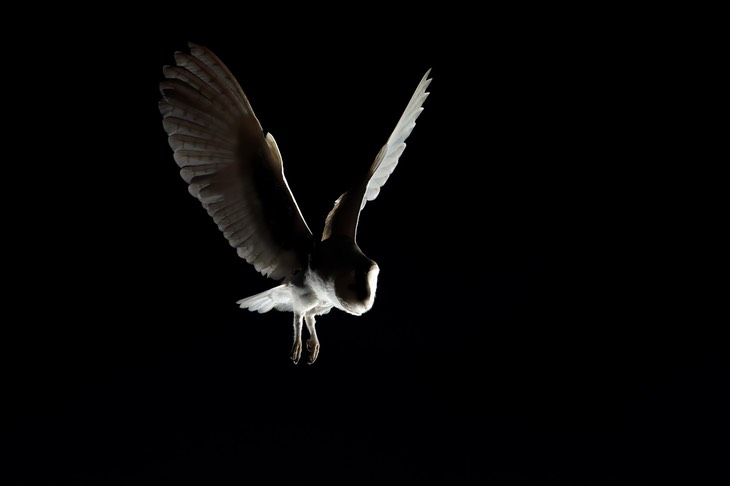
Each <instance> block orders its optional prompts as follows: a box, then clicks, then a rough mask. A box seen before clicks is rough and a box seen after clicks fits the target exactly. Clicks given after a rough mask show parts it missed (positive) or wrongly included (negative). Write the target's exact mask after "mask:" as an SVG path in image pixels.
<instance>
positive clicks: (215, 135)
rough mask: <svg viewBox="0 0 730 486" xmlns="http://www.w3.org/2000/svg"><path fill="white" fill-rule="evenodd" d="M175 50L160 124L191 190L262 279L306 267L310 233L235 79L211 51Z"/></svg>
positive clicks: (167, 70)
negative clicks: (263, 276)
mask: <svg viewBox="0 0 730 486" xmlns="http://www.w3.org/2000/svg"><path fill="white" fill-rule="evenodd" d="M189 45H190V53H189V54H188V53H183V52H176V53H175V64H176V65H175V66H165V67H164V68H163V74H164V77H165V79H164V80H163V81H162V82H161V83H160V90H161V91H162V100H161V101H160V103H159V108H160V113H161V114H162V117H163V118H162V124H163V126H164V128H165V131H166V132H167V134H168V142H169V144H170V147H171V148H172V150H173V152H174V158H175V162H177V164H178V165H179V166H180V169H181V170H180V175H181V176H182V178H183V179H185V182H187V183H188V185H189V186H188V190H189V191H190V193H191V194H192V195H193V196H195V197H196V198H198V199H199V200H200V202H201V203H202V204H203V207H204V208H205V209H206V210H207V211H208V214H209V215H210V216H211V217H212V218H213V220H214V221H215V222H216V224H217V225H218V228H219V229H220V230H221V231H222V232H223V235H224V236H225V237H226V239H228V242H229V243H230V244H231V246H233V247H234V248H236V250H237V252H238V255H239V256H241V257H242V258H244V259H245V260H246V261H247V262H248V263H250V264H252V265H253V266H254V267H255V268H256V270H258V271H259V272H261V273H262V274H264V275H266V276H268V277H270V278H273V279H277V280H278V279H281V278H285V277H288V276H291V275H294V274H295V273H296V272H297V271H298V270H301V269H304V268H306V265H307V255H308V254H309V252H310V248H311V245H312V233H311V231H310V230H309V228H308V227H307V224H306V222H305V221H304V218H303V217H302V214H301V212H300V211H299V207H298V206H297V203H296V201H295V200H294V196H293V195H292V193H291V190H290V189H289V184H288V183H287V181H286V178H285V177H284V171H283V165H282V159H281V154H280V153H279V149H278V147H277V145H276V142H275V141H274V137H273V136H271V134H267V135H266V136H264V133H263V131H262V129H261V124H260V123H259V121H258V119H257V118H256V115H254V112H253V110H252V109H251V105H250V104H249V102H248V99H247V98H246V95H245V94H244V93H243V90H242V89H241V87H240V86H239V84H238V82H237V81H236V79H235V78H234V77H233V75H232V74H231V72H230V71H229V70H228V68H227V67H226V66H225V65H224V64H223V63H222V62H221V61H220V59H218V57H217V56H216V55H215V54H213V53H212V52H211V51H210V50H208V49H206V48H204V47H201V46H198V45H195V44H192V43H191V44H189Z"/></svg>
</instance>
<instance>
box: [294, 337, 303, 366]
mask: <svg viewBox="0 0 730 486" xmlns="http://www.w3.org/2000/svg"><path fill="white" fill-rule="evenodd" d="M301 356H302V342H301V341H294V344H293V345H292V347H291V360H292V361H294V364H297V363H299V358H300V357H301Z"/></svg>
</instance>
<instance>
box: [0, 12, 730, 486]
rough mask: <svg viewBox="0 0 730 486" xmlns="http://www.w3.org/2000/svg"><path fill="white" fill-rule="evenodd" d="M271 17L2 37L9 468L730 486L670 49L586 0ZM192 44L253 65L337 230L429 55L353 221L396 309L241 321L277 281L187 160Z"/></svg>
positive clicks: (250, 87)
mask: <svg viewBox="0 0 730 486" xmlns="http://www.w3.org/2000/svg"><path fill="white" fill-rule="evenodd" d="M278 8H279V7H274V6H273V5H272V6H270V7H267V8H266V9H262V11H261V12H255V13H253V12H250V14H249V15H243V16H241V17H238V16H237V15H236V14H235V13H234V12H226V11H222V10H221V11H216V12H215V14H214V15H213V14H210V15H199V14H196V13H184V12H183V13H178V14H176V15H174V16H173V15H172V14H169V13H167V14H165V15H161V16H158V17H154V18H153V16H152V13H151V12H142V13H136V12H135V13H133V14H132V13H131V12H118V13H117V14H109V15H106V14H105V15H100V16H99V17H98V18H96V20H95V21H93V22H80V23H78V24H77V23H70V24H65V23H61V22H60V23H59V24H58V25H56V27H55V28H54V29H53V30H48V29H42V28H40V27H39V28H37V29H35V30H29V31H27V32H26V34H25V35H23V36H19V37H18V38H16V39H15V40H14V42H13V43H12V44H10V45H9V46H8V50H7V51H8V52H7V56H8V57H7V62H8V66H9V71H8V72H9V73H12V74H9V75H8V78H9V79H7V81H8V82H9V83H11V85H12V87H11V88H9V89H8V90H7V92H6V104H7V106H8V108H11V109H14V108H18V109H17V110H13V113H17V117H15V118H14V120H15V121H14V127H13V128H14V129H13V130H12V131H11V134H12V138H11V139H10V140H8V141H7V143H8V145H9V146H10V147H12V148H10V149H8V150H9V152H8V153H10V151H12V153H13V155H14V156H12V157H6V161H5V162H4V163H5V164H6V166H7V165H9V166H10V167H8V168H7V170H8V171H9V172H7V174H11V175H10V176H8V178H7V179H6V181H5V183H6V185H8V186H10V187H11V188H12V189H13V191H12V192H11V197H10V201H9V203H8V204H7V205H6V218H5V219H6V227H7V228H8V232H7V235H8V236H7V241H8V242H9V245H8V248H9V250H8V251H7V252H6V253H5V254H6V262H5V271H4V274H5V275H4V279H5V284H6V291H5V292H4V293H5V304H6V307H7V309H8V312H7V313H6V318H5V322H4V323H3V333H4V334H5V335H6V337H5V338H4V339H3V346H4V347H6V350H5V352H4V353H3V358H4V361H5V363H4V364H3V376H2V378H3V382H2V383H3V396H4V399H3V402H4V404H5V405H6V406H7V408H6V411H5V412H4V413H3V421H2V436H3V439H4V443H5V445H6V452H5V453H4V454H3V456H4V457H3V458H4V460H6V461H7V464H8V467H6V468H3V469H4V470H5V471H6V473H3V474H8V475H9V477H10V481H9V482H8V483H5V484H104V485H106V484H113V485H117V484H118V485H126V484H158V485H159V484H188V483H189V484H216V485H217V484H281V483H283V482H284V481H292V482H298V483H301V484H310V483H312V484H313V483H315V482H320V483H328V482H333V481H334V482H337V483H338V484H377V483H386V484H416V483H418V484H498V485H502V484H505V485H517V484H520V485H522V484H531V485H574V484H575V485H594V484H595V485H654V484H670V483H675V482H676V483H677V484H704V485H710V484H726V483H724V481H726V480H727V479H728V478H727V472H726V471H725V470H724V469H722V468H721V465H722V464H723V463H726V462H727V458H728V457H727V452H728V450H727V432H728V421H727V418H726V410H727V409H728V405H730V404H729V403H728V399H727V397H726V396H725V390H724V388H726V385H727V373H728V371H729V366H728V359H727V353H726V351H725V346H724V345H723V341H722V340H720V338H719V335H718V334H717V332H716V329H717V328H719V327H720V326H721V324H722V323H721V322H720V321H719V320H713V319H711V318H707V317H705V316H704V315H703V313H702V308H701V307H699V306H698V305H696V304H694V301H692V299H691V295H690V294H691V293H693V291H692V290H690V289H691V288H692V287H695V288H696V286H695V285H694V284H693V283H692V282H689V281H688V277H686V275H687V272H688V271H689V270H692V269H693V268H694V267H695V266H699V265H700V263H699V261H700V255H697V256H696V258H692V259H686V258H685V257H686V256H687V255H686V253H687V251H688V248H689V246H688V244H686V243H685V241H686V240H692V239H693V235H694V234H695V233H693V231H694V229H693V228H694V227H698V226H700V223H698V222H697V221H696V219H695V216H694V214H693V210H692V207H691V206H690V205H689V204H688V203H687V201H688V200H689V199H691V198H689V196H688V194H689V191H690V190H691V187H690V186H691V183H690V182H689V180H688V179H686V178H685V177H683V174H682V173H681V172H682V171H681V170H680V171H678V172H675V171H674V169H672V164H673V163H674V162H676V161H677V160H681V159H682V149H683V148H684V144H683V142H682V141H681V140H678V139H677V138H676V137H675V136H674V135H673V133H672V132H671V130H668V129H667V127H671V126H672V124H673V122H674V120H675V119H676V117H677V111H678V110H680V109H681V102H680V101H677V98H676V97H675V96H674V94H676V93H677V89H678V86H680V85H681V83H680V82H679V81H678V80H677V78H676V76H674V74H675V73H676V72H677V71H679V70H678V69H677V68H676V65H674V64H673V63H672V62H671V61H670V59H671V58H673V56H674V55H676V53H677V50H678V49H679V47H678V45H677V44H673V43H671V42H670V41H669V39H667V38H663V37H661V36H659V37H657V36H653V35H649V34H646V35H642V32H643V30H642V29H641V28H638V29H637V28H636V27H637V26H636V25H632V24H631V23H630V22H628V23H614V22H605V23H604V22H603V21H602V17H601V16H600V15H598V14H593V13H590V14H589V13H587V12H586V13H585V15H583V16H580V20H579V21H576V20H574V18H573V17H568V16H567V14H566V13H565V12H555V11H553V12H535V11H525V12H517V13H509V14H506V13H502V12H483V13H481V14H478V13H476V12H466V11H460V12H450V13H448V14H446V13H444V14H442V13H438V12H431V13H428V14H426V15H423V16H422V17H416V18H414V17H395V16H393V15H392V14H386V13H384V12H368V11H360V12H355V13H352V14H345V13H335V14H332V13H331V12H330V13H327V12H326V11H322V12H313V11H308V12H302V15H304V14H305V13H306V14H308V16H307V17H306V18H305V17H304V16H302V17H301V19H300V21H299V22H296V23H295V24H294V26H289V25H284V24H283V23H279V22H278V21H277V15H278V14H280V12H277V10H278ZM282 8H283V7H282ZM65 13H66V14H68V12H65ZM130 14H131V15H130ZM327 15H333V17H327ZM312 16H313V17H314V18H318V19H319V20H316V21H311V20H310V19H311V18H312ZM117 22H120V23H121V25H124V26H125V27H124V28H120V27H118V25H120V24H119V23H117ZM639 27H641V26H639ZM39 39H42V40H43V41H42V42H40V43H38V42H37V41H38V40H39ZM188 40H192V41H195V42H198V43H201V44H203V45H206V46H207V47H209V48H211V49H212V50H213V51H214V52H216V53H217V54H218V56H219V57H220V58H221V59H222V60H223V61H224V62H225V63H226V64H227V65H228V67H229V68H230V69H231V71H232V72H233V73H234V74H235V75H236V76H237V78H238V80H239V82H240V83H241V85H242V87H243V89H244V90H245V91H246V93H247V94H248V96H249V99H250V101H251V104H252V106H253V108H254V110H256V114H257V116H258V118H259V120H260V121H261V123H262V125H263V127H264V129H265V130H266V131H271V132H272V133H273V134H274V135H275V137H276V139H277V142H278V144H279V147H280V149H281V151H282V154H283V158H284V163H285V168H286V174H287V178H288V180H289V184H290V186H291V188H292V191H293V192H294V194H295V197H296V198H297V201H298V203H299V206H300V209H301V210H302V212H303V214H304V216H305V218H306V219H307V221H308V223H309V226H310V228H311V229H312V230H313V232H315V233H318V232H319V231H321V229H322V225H323V222H324V217H325V215H326V214H327V212H328V211H329V209H330V208H331V205H332V203H333V201H334V200H335V199H336V197H337V196H339V194H340V193H341V192H343V191H344V190H345V189H347V188H348V187H349V185H350V184H351V183H352V182H353V181H354V180H355V178H356V177H358V176H359V175H360V174H361V173H362V172H363V171H364V170H365V169H366V168H367V166H368V165H369V164H370V162H371V161H372V159H373V157H374V156H375V154H376V153H377V151H378V150H379V148H380V146H381V145H382V144H383V143H384V142H385V140H386V139H387V137H388V135H389V134H390V131H391V130H392V129H393V128H394V126H395V123H396V122H397V120H398V117H399V116H400V114H401V112H402V110H403V109H404V108H405V105H406V103H407V102H408V99H409V97H410V96H411V94H412V92H413V90H414V89H415V87H416V85H417V83H418V81H419V80H420V78H421V76H422V75H423V74H424V72H425V71H426V70H427V69H428V68H433V71H432V77H433V82H432V84H431V87H430V92H431V96H430V97H429V98H428V99H427V101H426V103H425V111H424V112H423V114H422V115H421V117H420V118H419V120H418V125H417V126H416V128H415V130H414V132H413V134H412V135H411V137H410V138H409V140H408V147H407V149H406V151H405V153H404V155H403V156H402V157H401V161H400V163H399V165H398V168H397V170H396V171H395V172H394V173H393V175H392V177H391V179H390V180H389V181H388V183H387V184H386V186H385V187H384V188H383V190H382V192H381V194H380V196H379V197H378V199H377V200H375V201H373V202H372V203H369V204H368V206H367V207H366V209H365V211H364V212H363V214H362V217H361V220H360V227H359V228H360V234H359V235H358V242H359V244H360V246H361V248H362V249H363V251H364V252H365V253H366V254H367V255H369V256H370V257H371V258H373V259H374V260H376V261H377V262H378V263H379V265H380V267H381V274H380V280H379V287H378V297H377V299H376V302H375V306H374V308H373V309H372V310H371V311H370V312H369V313H367V314H365V315H363V316H361V317H359V318H356V317H353V316H349V315H346V314H344V313H340V312H337V311H333V312H331V313H330V314H329V315H326V316H322V317H321V318H320V319H319V321H318V329H319V335H320V340H321V343H322V349H321V354H320V358H319V360H318V361H317V363H316V364H314V365H313V366H307V365H306V364H304V363H301V364H299V365H296V366H295V365H293V364H292V363H291V361H290V360H289V358H288V354H289V350H290V346H291V334H292V330H291V315H290V314H282V313H275V312H274V313H269V314H264V315H258V314H251V313H248V312H246V311H242V310H240V309H238V308H237V306H236V305H235V301H236V300H238V299H240V298H242V297H245V296H248V295H251V294H253V293H256V292H259V291H262V290H265V289H266V288H268V287H269V286H271V285H273V282H271V281H268V280H266V279H265V278H264V277H262V276H261V275H259V274H258V273H256V272H255V271H254V270H253V268H252V267H250V266H248V265H247V264H246V263H245V262H244V261H243V260H241V259H239V258H238V257H237V256H236V254H235V251H234V250H233V249H232V248H230V247H229V246H228V244H227V242H226V241H225V239H224V238H223V237H222V235H220V233H219V232H218V230H217V228H216V227H215V225H214V224H213V222H212V221H211V220H210V219H209V217H208V216H207V215H206V214H205V212H204V210H203V209H202V208H201V207H200V205H199V203H198V202H197V201H196V200H194V199H193V198H192V197H190V196H189V195H188V193H187V190H186V187H185V184H184V182H183V181H182V179H181V178H180V177H179V175H178V170H177V167H176V165H175V163H174V161H173V158H172V151H171V150H170V148H169V147H168V145H167V141H166V136H165V133H164V131H163V130H162V126H161V123H160V116H159V112H158V111H157V100H158V99H159V91H158V83H159V81H160V80H161V77H162V74H161V68H162V66H163V65H164V64H169V63H171V62H172V54H173V52H174V51H175V50H181V49H184V48H185V46H186V41H188ZM672 100H673V101H672ZM18 154H19V156H18ZM15 174H17V175H15ZM693 225H695V226H693ZM693 255H696V254H693ZM698 285H699V283H698ZM8 289H9V290H8ZM704 297H705V298H707V299H711V298H712V296H711V294H705V295H704Z"/></svg>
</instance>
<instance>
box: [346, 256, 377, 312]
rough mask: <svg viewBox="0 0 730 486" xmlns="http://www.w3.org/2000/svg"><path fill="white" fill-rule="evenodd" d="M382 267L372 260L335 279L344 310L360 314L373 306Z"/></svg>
mask: <svg viewBox="0 0 730 486" xmlns="http://www.w3.org/2000/svg"><path fill="white" fill-rule="evenodd" d="M379 273H380V267H378V264H377V263H375V262H374V261H372V260H369V261H368V265H358V266H356V267H355V268H353V269H352V270H348V271H347V272H345V273H344V274H342V275H340V276H339V277H338V278H337V279H335V292H336V294H337V298H338V299H339V301H340V304H341V305H342V308H343V310H345V312H347V313H349V314H353V315H356V316H359V315H361V314H363V313H365V312H367V311H369V310H370V308H371V307H372V306H373V302H375V291H376V290H377V288H378V274H379Z"/></svg>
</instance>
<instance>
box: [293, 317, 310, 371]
mask: <svg viewBox="0 0 730 486" xmlns="http://www.w3.org/2000/svg"><path fill="white" fill-rule="evenodd" d="M303 320H304V316H302V315H301V314H298V313H296V312H295V313H294V344H293V345H292V347H291V360H292V361H294V364H297V363H298V362H299V358H300V357H301V356H302V321H303ZM307 325H309V324H307Z"/></svg>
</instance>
